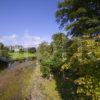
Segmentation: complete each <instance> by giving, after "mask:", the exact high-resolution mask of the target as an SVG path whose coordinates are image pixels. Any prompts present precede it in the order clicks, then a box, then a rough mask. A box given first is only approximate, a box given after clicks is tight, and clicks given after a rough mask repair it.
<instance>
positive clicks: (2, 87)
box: [0, 62, 34, 100]
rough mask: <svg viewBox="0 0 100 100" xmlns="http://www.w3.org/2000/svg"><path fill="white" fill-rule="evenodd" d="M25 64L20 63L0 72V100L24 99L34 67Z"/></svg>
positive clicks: (30, 83)
mask: <svg viewBox="0 0 100 100" xmlns="http://www.w3.org/2000/svg"><path fill="white" fill-rule="evenodd" d="M32 63H33V62H30V64H32ZM25 65H26V64H25ZM25 65H24V66H23V64H20V65H18V66H16V68H13V69H9V70H4V71H2V72H1V73H0V100H24V98H25V97H27V96H28V95H29V91H30V89H31V88H32V87H31V86H32V82H31V80H32V78H33V73H34V69H33V67H30V66H27V67H25Z"/></svg>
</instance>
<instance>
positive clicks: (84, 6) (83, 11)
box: [56, 0, 100, 36]
mask: <svg viewBox="0 0 100 100" xmlns="http://www.w3.org/2000/svg"><path fill="white" fill-rule="evenodd" d="M56 19H57V22H59V23H60V25H61V27H64V28H65V29H66V30H67V31H68V35H72V36H82V35H84V34H85V35H87V34H88V35H91V36H92V35H95V34H96V35H97V34H99V33H100V0H64V1H62V2H59V3H58V10H57V11H56Z"/></svg>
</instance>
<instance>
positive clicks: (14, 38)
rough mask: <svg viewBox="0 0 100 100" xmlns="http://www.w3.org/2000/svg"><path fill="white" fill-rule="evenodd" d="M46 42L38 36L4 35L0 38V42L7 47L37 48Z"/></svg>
mask: <svg viewBox="0 0 100 100" xmlns="http://www.w3.org/2000/svg"><path fill="white" fill-rule="evenodd" d="M42 41H44V39H43V38H40V37H38V36H34V35H30V34H23V35H16V34H12V35H4V36H0V42H2V43H4V44H5V45H16V44H18V45H23V46H24V47H32V46H35V47H37V46H38V44H40V43H41V42H42Z"/></svg>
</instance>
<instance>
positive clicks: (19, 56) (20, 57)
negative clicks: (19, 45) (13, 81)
mask: <svg viewBox="0 0 100 100" xmlns="http://www.w3.org/2000/svg"><path fill="white" fill-rule="evenodd" d="M9 55H10V58H11V59H12V60H23V59H27V58H32V57H35V54H33V53H28V52H22V53H20V52H13V53H9Z"/></svg>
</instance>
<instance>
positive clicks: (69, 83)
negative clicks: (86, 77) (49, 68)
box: [54, 73, 92, 100]
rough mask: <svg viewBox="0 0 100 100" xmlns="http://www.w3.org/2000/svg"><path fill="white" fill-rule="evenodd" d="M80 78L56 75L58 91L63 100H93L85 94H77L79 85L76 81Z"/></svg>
mask: <svg viewBox="0 0 100 100" xmlns="http://www.w3.org/2000/svg"><path fill="white" fill-rule="evenodd" d="M76 78H78V76H75V75H74V76H73V77H72V76H71V77H69V76H66V77H65V76H63V75H62V74H58V73H54V79H55V81H56V86H57V87H56V90H57V91H58V92H59V94H60V96H61V98H62V100H92V98H91V97H88V96H86V95H83V94H77V87H78V86H77V85H76V84H75V83H74V80H75V79H76Z"/></svg>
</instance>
